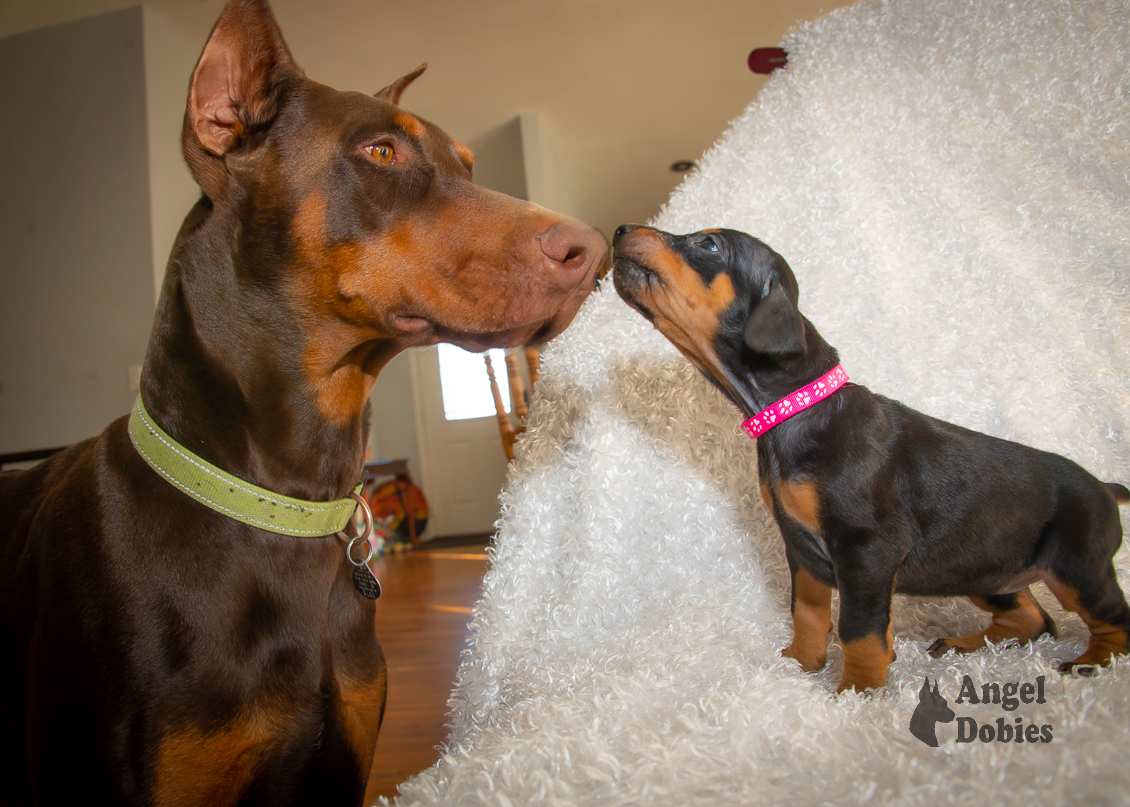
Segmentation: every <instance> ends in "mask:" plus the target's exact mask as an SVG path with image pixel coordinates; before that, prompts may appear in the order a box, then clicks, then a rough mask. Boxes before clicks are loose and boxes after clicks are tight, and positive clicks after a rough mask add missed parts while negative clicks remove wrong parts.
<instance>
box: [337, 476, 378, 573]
mask: <svg viewBox="0 0 1130 807" xmlns="http://www.w3.org/2000/svg"><path fill="white" fill-rule="evenodd" d="M349 495H350V497H352V498H353V499H354V500H355V501H356V502H357V506H358V507H360V508H361V515H363V516H364V517H365V527H364V529H362V530H360V531H359V532H358V534H357V537H355V538H348V537H347V536H346V535H345V533H344V532H339V533H338V535H340V536H341V537H342V538H343V539H345V540H347V541H349V545H348V546H347V547H346V548H345V556H346V557H347V558H349V562H350V563H352V564H353V565H354V566H364V565H365V564H366V563H368V562H369V561H370V560H372V559H373V552H374V549H373V543H372V541H370V540H369V536H371V535H372V534H373V511H372V510H370V509H369V503H368V502H367V501H365V500H364V499H363V498H362V497H360V496H358V495H357V494H356V493H350V494H349ZM358 541H364V542H365V543H366V544H367V545H368V547H369V553H368V554H367V555H366V556H365V557H364V559H362V560H354V559H353V545H354V544H356V543H357V542H358Z"/></svg>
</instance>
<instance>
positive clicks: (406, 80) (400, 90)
mask: <svg viewBox="0 0 1130 807" xmlns="http://www.w3.org/2000/svg"><path fill="white" fill-rule="evenodd" d="M427 69H428V64H427V62H425V63H424V64H422V65H420V66H419V67H417V68H416V69H415V70H413V71H412V72H411V73H405V74H404V75H403V76H401V77H400V78H398V79H397V80H396V81H394V82H392V84H389V85H388V86H387V87H385V88H384V89H383V90H381V91H380V92H378V93H375V95H376V97H377V98H380V99H381V100H382V101H391V102H392V103H394V104H396V105H397V106H399V105H400V96H402V95H403V94H404V90H405V89H407V87H408V85H409V84H411V83H412V82H413V81H415V80H416V79H418V78H419V77H420V74H421V73H423V72H424V71H425V70H427Z"/></svg>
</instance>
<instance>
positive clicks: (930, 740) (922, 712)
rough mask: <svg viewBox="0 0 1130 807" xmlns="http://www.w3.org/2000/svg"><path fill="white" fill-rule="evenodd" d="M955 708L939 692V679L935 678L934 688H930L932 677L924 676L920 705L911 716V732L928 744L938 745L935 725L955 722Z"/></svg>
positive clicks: (919, 699)
mask: <svg viewBox="0 0 1130 807" xmlns="http://www.w3.org/2000/svg"><path fill="white" fill-rule="evenodd" d="M953 717H954V715H953V710H952V709H950V707H949V704H947V703H946V699H945V698H943V697H942V696H941V695H940V694H939V693H938V680H937V679H936V678H935V679H934V689H933V691H931V690H930V679H929V678H924V679H923V681H922V689H921V690H919V692H918V706H917V707H916V708H915V709H914V714H913V715H911V717H910V733H911V734H913V735H914V736H915V737H917V738H918V739H919V740H921V741H922V742H924V743H926V745H929V746H933V747H934V748H937V747H938V737H937V735H936V734H934V727H935V725H936V724H938V723H951V722H953Z"/></svg>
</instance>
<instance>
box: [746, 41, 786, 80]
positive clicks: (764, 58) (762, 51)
mask: <svg viewBox="0 0 1130 807" xmlns="http://www.w3.org/2000/svg"><path fill="white" fill-rule="evenodd" d="M788 61H789V56H788V54H787V53H785V49H784V48H755V49H754V50H752V51H750V54H749V69H750V70H752V71H753V72H754V73H758V74H760V75H763V76H767V75H769V74H770V73H772V72H773V71H774V70H778V69H780V68H782V67H784V66H785V65H786V64H787V63H788Z"/></svg>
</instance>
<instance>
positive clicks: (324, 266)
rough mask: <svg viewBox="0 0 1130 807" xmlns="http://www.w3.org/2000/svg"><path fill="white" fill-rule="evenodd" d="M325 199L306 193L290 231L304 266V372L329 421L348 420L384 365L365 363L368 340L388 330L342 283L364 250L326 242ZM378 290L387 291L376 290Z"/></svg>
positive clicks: (299, 298) (300, 298)
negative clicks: (376, 325) (383, 328)
mask: <svg viewBox="0 0 1130 807" xmlns="http://www.w3.org/2000/svg"><path fill="white" fill-rule="evenodd" d="M325 219H326V205H325V200H324V199H323V198H322V196H321V195H320V194H318V193H317V192H313V193H310V194H309V195H307V196H306V197H305V198H304V199H303V200H302V202H301V203H300V204H299V206H298V210H297V211H296V213H295V216H294V220H293V224H292V231H293V233H294V237H295V241H296V243H297V246H298V253H299V257H300V262H301V267H300V270H299V271H298V272H296V273H295V277H296V278H297V282H298V284H299V288H298V289H297V292H298V293H297V294H295V302H296V304H297V305H298V306H299V308H300V320H301V321H302V322H303V324H304V325H305V327H304V332H305V336H306V346H305V350H304V355H303V359H302V371H303V375H304V377H305V378H306V380H307V382H308V383H309V385H310V390H311V394H312V397H313V399H314V402H315V404H316V405H317V407H318V410H319V411H320V412H321V414H322V415H323V416H324V417H325V418H326V420H328V421H329V422H331V423H336V424H346V423H349V422H350V421H351V420H353V419H354V418H356V417H357V415H358V414H359V413H360V412H361V411H362V410H363V409H364V406H365V401H366V400H367V399H368V396H369V392H370V391H371V390H372V386H373V383H374V382H375V381H376V375H377V372H379V370H380V366H376V367H367V366H366V359H367V358H368V356H369V354H370V353H371V351H372V350H373V345H372V344H369V343H370V342H371V341H373V340H379V339H380V338H381V337H382V336H383V335H384V334H383V332H382V330H381V329H380V328H379V327H374V325H373V323H374V318H373V317H372V312H371V311H370V310H369V303H368V302H367V300H366V299H363V298H362V297H361V296H359V295H350V293H349V292H348V290H347V289H344V288H343V283H344V282H345V281H346V280H347V279H348V277H349V276H350V274H351V272H352V271H353V270H354V267H355V266H356V264H357V262H358V258H359V256H360V254H361V250H360V248H359V247H358V246H357V245H356V244H340V245H336V246H333V247H327V246H326V243H325V223H326V222H325ZM372 291H374V292H376V293H377V294H387V290H381V289H380V288H377V289H373V290H372Z"/></svg>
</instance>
